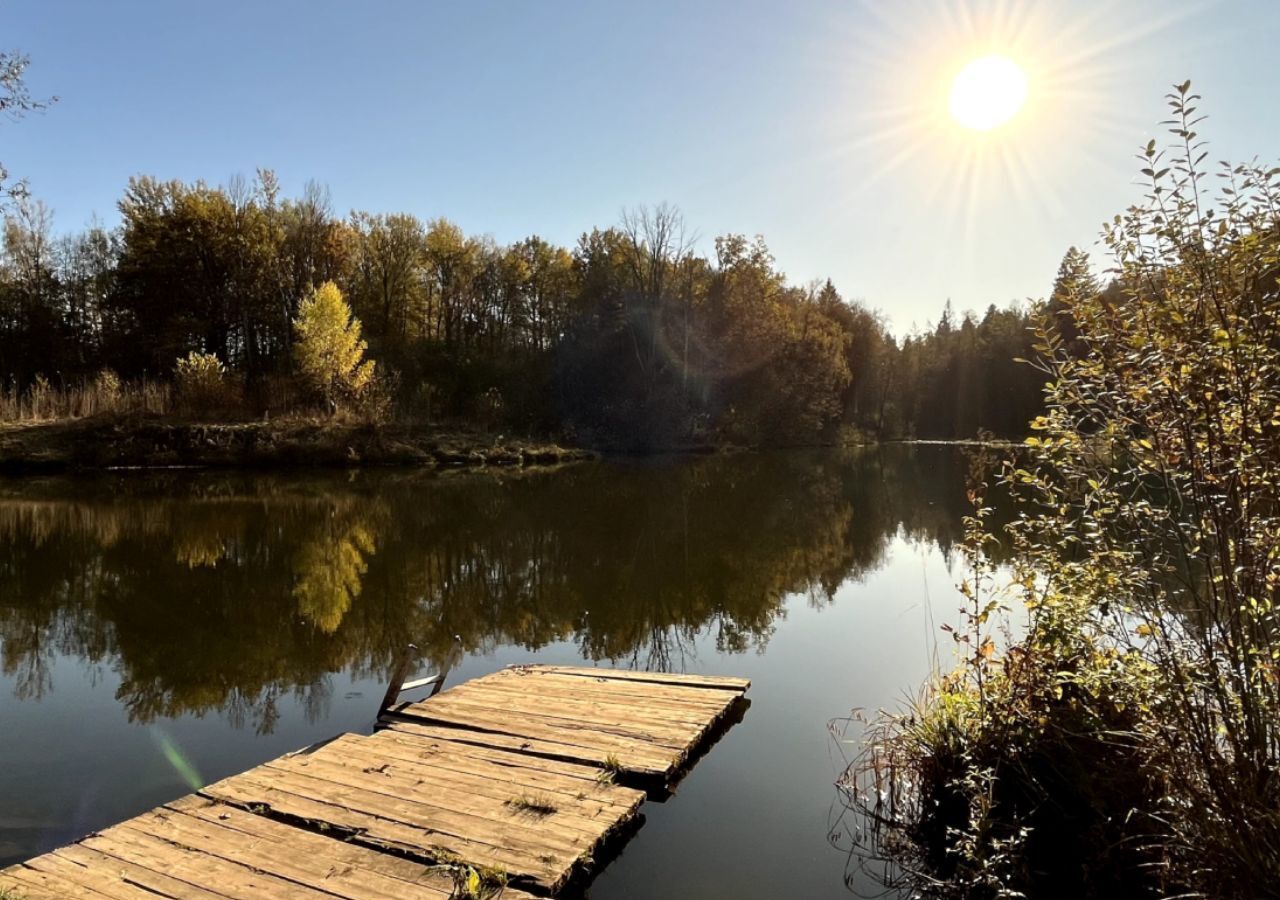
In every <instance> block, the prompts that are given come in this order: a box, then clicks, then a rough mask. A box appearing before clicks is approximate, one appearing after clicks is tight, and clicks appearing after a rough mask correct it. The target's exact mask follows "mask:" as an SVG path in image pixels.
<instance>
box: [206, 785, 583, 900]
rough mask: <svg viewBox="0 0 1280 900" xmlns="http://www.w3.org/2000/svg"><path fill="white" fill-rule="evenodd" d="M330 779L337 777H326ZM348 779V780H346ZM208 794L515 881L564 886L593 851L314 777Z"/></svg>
mask: <svg viewBox="0 0 1280 900" xmlns="http://www.w3.org/2000/svg"><path fill="white" fill-rule="evenodd" d="M325 774H326V775H328V774H330V773H325ZM339 777H340V778H341V776H339ZM202 793H206V794H207V795H208V796H216V797H217V798H218V799H221V800H224V801H226V802H231V803H238V804H239V805H243V806H246V807H247V808H250V809H252V808H256V807H258V806H264V807H267V808H269V809H271V810H274V811H276V812H278V813H281V814H284V815H286V816H293V817H297V818H301V819H304V820H307V821H310V822H313V823H317V824H319V825H320V826H321V827H327V828H329V829H336V830H342V831H346V832H348V833H351V834H353V835H354V837H353V839H354V840H356V841H358V842H359V843H365V844H370V843H371V844H376V845H378V846H383V847H388V848H394V849H397V850H400V851H401V852H405V853H409V854H411V855H413V856H415V857H417V858H419V859H423V860H441V859H454V858H460V859H463V860H466V861H467V862H470V863H472V864H474V865H479V866H486V867H489V868H496V869H502V870H504V871H505V872H506V873H507V874H508V875H509V876H510V877H511V878H512V879H513V880H517V879H518V880H520V881H522V882H526V881H527V882H529V883H531V884H536V885H538V886H539V887H542V888H544V889H546V890H554V889H555V888H556V887H559V886H560V885H561V884H562V883H563V882H564V881H565V880H566V879H567V878H568V877H569V875H570V874H571V870H572V867H573V864H574V863H575V862H576V861H577V859H578V857H579V856H580V855H582V854H583V853H584V852H585V851H586V850H587V849H588V848H587V847H586V846H585V843H586V842H585V840H584V841H583V842H582V843H581V844H580V845H577V846H572V845H570V844H569V843H567V842H566V841H565V840H564V839H563V838H559V837H557V836H555V835H547V834H541V833H539V832H538V830H537V829H536V828H533V827H530V826H529V824H528V823H520V822H518V821H514V820H513V821H511V822H508V823H502V822H499V821H496V820H492V819H487V818H485V817H483V816H474V815H466V814H462V813H456V812H452V811H450V810H447V809H441V808H439V807H434V806H430V805H428V804H425V803H421V802H417V801H416V800H406V799H403V798H399V797H395V796H392V795H391V794H381V793H377V792H373V791H370V790H367V789H365V788H364V787H363V786H352V785H350V784H347V783H343V781H342V780H339V781H332V780H329V779H328V778H318V777H315V776H313V775H310V774H303V773H298V772H289V771H282V770H271V769H269V768H267V767H262V768H259V769H252V770H250V771H249V772H246V773H244V774H243V775H238V776H235V777H233V778H230V779H227V780H226V781H224V782H219V783H218V784H217V785H213V786H211V787H210V788H206V789H204V791H202Z"/></svg>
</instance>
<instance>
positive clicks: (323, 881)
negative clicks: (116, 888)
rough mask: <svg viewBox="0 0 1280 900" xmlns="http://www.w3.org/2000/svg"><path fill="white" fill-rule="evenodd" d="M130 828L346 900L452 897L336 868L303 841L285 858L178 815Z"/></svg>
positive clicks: (160, 815) (268, 844)
mask: <svg viewBox="0 0 1280 900" xmlns="http://www.w3.org/2000/svg"><path fill="white" fill-rule="evenodd" d="M131 827H133V828H136V829H137V830H139V831H142V832H144V833H146V834H150V835H152V836H153V837H157V838H160V839H161V840H164V841H166V842H168V843H172V844H174V845H175V846H177V847H178V848H180V849H182V850H185V851H189V852H190V853H191V854H197V855H201V854H202V855H207V856H212V857H215V858H217V859H220V860H223V861H225V862H228V863H232V864H235V865H241V866H247V867H249V868H251V869H256V870H259V871H268V872H271V873H272V874H273V875H276V876H277V877H279V878H283V879H287V880H288V881H290V882H293V883H295V884H297V885H300V886H303V887H307V888H313V889H315V890H317V891H321V892H323V893H325V894H332V895H334V896H337V897H343V898H347V900H415V898H416V900H423V898H425V897H428V896H434V897H441V896H443V897H448V896H449V891H448V890H433V889H432V888H431V887H430V886H426V885H421V884H419V885H415V884H411V883H409V882H407V881H402V880H401V879H398V878H393V877H390V876H387V875H382V874H380V873H378V872H371V871H369V870H367V869H363V868H360V867H359V866H356V865H352V864H349V863H345V862H340V863H337V864H335V863H334V862H331V861H330V860H329V859H328V858H327V857H326V854H325V850H326V849H327V848H325V847H316V845H315V843H314V842H312V841H306V840H301V839H298V840H296V841H295V842H294V843H291V844H289V845H286V846H287V848H288V849H287V850H285V852H281V849H280V846H279V845H278V844H276V843H275V842H274V841H260V840H255V839H253V838H249V837H247V836H246V835H245V834H244V833H243V832H240V831H235V830H232V829H228V828H224V827H222V826H221V825H220V824H219V823H217V822H211V821H208V820H206V819H201V818H197V817H194V816H188V815H185V814H183V813H180V812H176V811H173V810H167V809H160V810H156V811H154V812H152V813H149V814H148V815H146V816H141V817H139V818H137V819H134V820H132V823H131ZM302 834H305V832H300V833H299V838H300V837H301V835H302ZM319 840H320V842H321V843H322V844H334V843H337V842H335V841H330V840H327V839H325V838H320V839H319ZM307 851H310V852H307ZM424 868H425V867H424ZM436 887H438V886H436Z"/></svg>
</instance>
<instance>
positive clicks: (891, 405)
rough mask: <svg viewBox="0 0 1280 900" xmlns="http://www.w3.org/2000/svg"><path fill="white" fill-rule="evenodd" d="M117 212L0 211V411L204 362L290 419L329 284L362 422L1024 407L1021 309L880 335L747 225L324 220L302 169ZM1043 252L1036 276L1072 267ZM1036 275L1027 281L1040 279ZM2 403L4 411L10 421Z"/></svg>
mask: <svg viewBox="0 0 1280 900" xmlns="http://www.w3.org/2000/svg"><path fill="white" fill-rule="evenodd" d="M118 208H119V216H120V218H119V224H118V226H116V227H113V228H107V227H103V226H101V225H92V226H90V227H88V228H87V229H85V230H82V231H79V232H73V233H58V232H56V231H55V228H54V223H53V217H52V214H51V211H50V210H49V209H48V208H47V207H46V206H45V205H44V204H42V203H41V202H40V201H39V200H35V199H32V198H31V197H29V196H25V195H20V196H18V197H16V198H15V199H14V200H13V202H11V203H10V204H9V208H8V210H7V214H6V216H5V220H4V242H3V255H2V257H0V389H2V390H3V393H4V396H5V397H7V398H8V403H7V404H4V406H5V410H6V415H5V416H4V417H5V418H9V419H14V418H40V416H39V414H38V410H33V409H32V406H33V404H30V403H28V404H25V405H24V403H23V398H24V397H26V398H30V397H32V396H33V391H45V392H49V391H57V390H69V389H70V388H72V387H73V386H76V385H93V384H101V383H102V382H103V379H104V373H106V375H105V379H106V381H107V383H109V384H111V385H117V384H121V383H122V384H125V385H129V384H136V383H140V382H141V381H143V380H144V379H145V380H147V381H150V382H153V383H157V384H160V385H164V384H167V383H169V382H170V381H171V380H172V379H173V376H174V373H175V366H176V364H177V362H178V360H180V359H183V358H185V357H187V356H188V355H189V354H192V353H197V354H212V355H213V356H216V357H217V360H218V361H219V363H220V364H221V365H222V366H225V369H226V372H227V373H228V376H229V378H230V379H232V381H233V382H234V385H235V391H234V393H235V402H234V403H231V404H229V405H228V408H223V409H220V410H219V415H221V416H223V417H230V418H237V417H238V418H242V419H249V418H253V419H261V418H263V417H264V416H267V417H277V416H284V415H288V414H290V413H297V412H298V411H299V410H300V409H304V408H306V406H307V403H308V401H309V399H311V398H308V396H307V395H306V392H305V391H300V390H299V389H298V386H297V364H296V357H297V354H296V353H295V347H294V344H295V342H296V333H295V328H294V327H293V322H294V320H295V318H296V316H297V314H298V309H299V305H300V303H301V302H302V301H303V300H304V299H305V298H306V297H307V296H308V294H309V293H310V292H311V291H312V290H314V289H315V288H316V287H318V286H319V285H321V284H323V283H327V282H332V283H334V284H335V285H337V286H338V287H339V288H340V290H341V292H342V295H343V297H344V298H345V300H346V302H347V303H348V304H349V306H350V309H351V311H352V313H353V314H354V316H355V317H356V318H358V320H359V323H360V326H361V328H362V330H363V335H364V339H365V340H366V341H367V344H368V348H367V355H368V358H370V359H372V360H374V361H376V365H377V372H378V377H377V385H376V387H377V389H378V390H377V391H376V393H377V394H378V395H379V396H380V397H383V398H385V399H387V400H388V401H389V402H388V403H386V404H385V406H386V410H385V411H384V412H381V413H379V415H389V416H394V417H396V418H397V419H398V420H400V421H403V422H408V423H414V424H423V425H425V424H431V425H446V426H447V425H460V426H466V427H482V428H484V429H486V430H489V429H500V430H505V431H509V432H513V433H521V434H528V435H554V436H556V437H557V438H559V439H562V440H566V441H568V442H571V443H574V444H577V445H581V446H594V447H601V448H606V449H608V448H614V449H626V450H633V451H645V450H657V449H668V448H680V447H695V446H723V445H730V444H732V445H743V446H788V445H809V444H818V443H830V442H833V441H842V440H882V439H901V438H919V439H965V438H972V437H974V436H975V435H977V434H978V433H979V431H984V432H989V433H992V434H995V435H997V436H1002V437H1011V438H1018V437H1021V436H1023V435H1024V434H1025V433H1026V425H1027V422H1029V421H1030V420H1031V419H1033V418H1034V417H1035V415H1036V414H1037V413H1038V412H1039V411H1040V409H1041V404H1042V398H1041V394H1042V390H1041V388H1042V382H1043V377H1042V376H1041V374H1040V373H1039V372H1037V371H1036V369H1035V368H1034V367H1032V366H1029V365H1025V364H1023V363H1022V362H1019V360H1025V359H1030V358H1032V357H1033V356H1034V353H1035V351H1034V349H1033V345H1034V343H1035V336H1034V323H1035V319H1036V316H1037V314H1038V313H1039V312H1040V311H1043V310H1044V309H1046V308H1048V309H1050V310H1051V309H1052V306H1053V303H1054V301H1053V299H1052V296H1051V298H1050V300H1049V301H1048V303H1047V306H1046V305H1045V304H1038V305H1037V304H1029V305H1010V306H1008V307H1006V308H998V307H997V306H995V305H992V306H990V307H988V308H987V310H986V311H985V312H983V313H981V314H974V313H968V312H966V313H962V314H957V313H956V312H955V311H953V310H952V309H951V306H950V304H949V303H948V304H947V306H946V309H945V311H944V312H943V313H942V314H941V316H940V318H939V320H938V322H937V324H936V325H931V326H929V327H927V328H925V329H924V330H920V331H918V332H916V333H912V334H909V335H905V336H895V335H894V334H892V333H891V332H890V330H889V329H888V327H887V326H886V322H885V319H884V317H883V316H882V315H880V314H879V313H878V312H876V311H875V310H873V309H871V308H869V307H867V306H865V305H863V304H862V303H860V302H858V301H857V300H854V299H852V298H847V297H844V296H842V295H841V293H840V292H839V291H838V290H837V288H836V286H835V285H834V284H832V283H831V281H829V280H828V281H826V282H822V281H816V282H813V283H809V284H803V285H801V284H794V283H792V282H790V281H788V279H787V277H786V276H785V274H784V273H783V272H782V271H781V270H780V268H779V266H778V263H777V261H776V260H775V259H774V257H773V255H772V254H771V253H770V251H769V248H768V246H767V244H766V243H765V241H764V239H763V238H762V237H759V236H757V237H747V236H745V235H741V234H725V235H721V236H719V237H716V238H715V239H714V242H713V246H714V252H713V254H712V255H711V256H704V255H700V254H699V253H698V252H697V251H696V250H695V245H696V244H697V241H696V240H695V232H694V230H693V228H692V227H691V226H690V225H688V224H687V223H686V222H685V220H684V218H683V216H682V214H681V213H680V211H679V210H678V209H676V208H674V207H671V206H668V205H660V206H656V207H642V208H638V209H634V210H627V211H625V212H624V213H623V214H622V215H621V217H620V220H619V221H618V222H617V223H616V224H614V225H610V226H607V227H596V228H592V229H590V230H589V231H586V232H584V233H583V234H582V235H581V237H579V239H578V241H577V243H576V244H575V245H574V246H572V247H563V246H557V245H555V244H553V243H550V242H548V241H546V240H544V239H542V238H540V237H538V236H536V235H534V236H530V237H528V238H526V239H524V240H521V241H518V242H515V243H512V244H508V245H503V244H500V243H498V242H496V241H495V240H494V239H493V238H492V237H488V236H484V235H468V234H465V233H464V232H463V231H462V229H461V228H459V227H458V226H457V225H456V224H454V223H452V222H450V221H448V220H447V219H443V218H439V219H433V220H429V221H423V220H421V219H419V218H417V217H415V216H413V215H410V214H406V213H392V214H383V213H369V212H352V213H350V214H348V215H346V216H340V215H337V214H335V212H334V210H333V208H332V204H331V202H330V200H329V198H328V194H327V191H326V190H325V189H324V188H323V187H321V186H320V185H318V184H315V183H309V184H308V185H307V186H306V188H305V190H304V191H303V192H302V194H301V196H299V197H296V198H288V197H284V196H282V192H281V189H280V186H279V182H278V180H277V178H276V176H275V175H274V174H273V173H272V172H270V171H268V170H260V171H259V172H258V174H257V176H256V178H254V179H252V180H248V179H232V181H231V182H230V183H229V184H227V185H225V186H217V187H214V186H210V185H207V184H205V183H200V182H197V183H194V184H187V183H182V182H178V181H162V180H158V179H156V178H151V177H136V178H134V179H132V180H131V181H130V182H129V184H128V187H127V188H126V190H125V192H124V195H123V197H121V199H120V201H119V203H118ZM1089 278H1090V276H1089V274H1088V264H1087V258H1086V257H1085V256H1084V255H1083V254H1081V253H1079V252H1078V251H1075V250H1072V251H1070V252H1069V253H1068V254H1067V257H1066V258H1065V259H1064V261H1063V264H1062V269H1061V270H1060V272H1059V275H1058V282H1057V284H1056V285H1055V287H1054V292H1055V294H1054V296H1056V294H1057V293H1058V292H1060V290H1061V288H1062V285H1063V283H1064V280H1072V279H1074V280H1080V279H1085V280H1088V279H1089ZM1046 286H1048V278H1046ZM24 410H26V412H25V413H24Z"/></svg>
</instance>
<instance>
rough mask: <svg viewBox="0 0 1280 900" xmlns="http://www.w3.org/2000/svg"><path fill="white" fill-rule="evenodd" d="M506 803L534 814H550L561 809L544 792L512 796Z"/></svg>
mask: <svg viewBox="0 0 1280 900" xmlns="http://www.w3.org/2000/svg"><path fill="white" fill-rule="evenodd" d="M506 805H507V806H509V807H511V808H512V809H514V810H517V811H519V812H525V813H529V814H530V815H534V816H549V815H551V814H552V813H554V812H556V811H557V810H558V809H559V807H558V806H556V805H555V804H554V803H553V802H552V801H551V798H550V797H547V796H545V795H543V794H521V795H520V796H518V797H512V798H511V799H510V800H508V801H507V802H506Z"/></svg>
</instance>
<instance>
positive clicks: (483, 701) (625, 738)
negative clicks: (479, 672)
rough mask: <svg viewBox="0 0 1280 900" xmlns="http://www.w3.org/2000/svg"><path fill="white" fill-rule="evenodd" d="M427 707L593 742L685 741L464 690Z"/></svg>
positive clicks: (677, 735)
mask: <svg viewBox="0 0 1280 900" xmlns="http://www.w3.org/2000/svg"><path fill="white" fill-rule="evenodd" d="M421 706H425V707H427V708H428V709H431V710H436V711H438V710H441V709H450V710H454V711H455V712H456V711H459V710H461V711H463V712H466V711H468V710H475V711H476V715H477V716H486V717H489V718H493V717H495V716H496V717H498V718H499V719H501V718H507V719H510V720H512V721H516V720H518V721H521V722H524V723H525V727H526V728H539V729H542V730H543V731H544V732H545V733H547V734H555V733H563V734H566V735H573V736H574V737H576V738H578V739H588V740H590V741H591V742H592V743H594V744H597V745H603V744H609V745H613V746H617V747H629V746H631V745H633V744H636V743H639V744H643V745H649V746H653V747H655V748H664V749H667V750H675V751H680V750H682V749H684V747H685V746H686V744H687V743H688V741H687V738H686V735H687V732H686V731H684V730H677V729H675V728H661V729H658V730H657V732H656V733H653V732H650V731H648V730H647V726H646V725H643V724H637V725H627V724H623V723H617V724H614V723H611V722H607V721H602V720H600V719H598V718H597V719H592V718H587V717H586V716H585V715H581V716H575V715H574V714H573V713H572V712H570V711H566V710H560V709H558V708H556V707H554V706H550V707H547V708H546V709H544V710H538V709H529V708H527V707H528V706H529V704H527V703H524V702H521V700H520V699H519V698H517V697H514V696H512V697H508V699H507V700H506V702H503V701H502V700H496V699H490V698H481V697H469V696H467V695H465V694H453V695H451V696H446V695H445V694H441V695H440V696H439V697H436V698H435V700H434V701H433V702H432V703H431V704H426V703H424V704H421Z"/></svg>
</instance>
